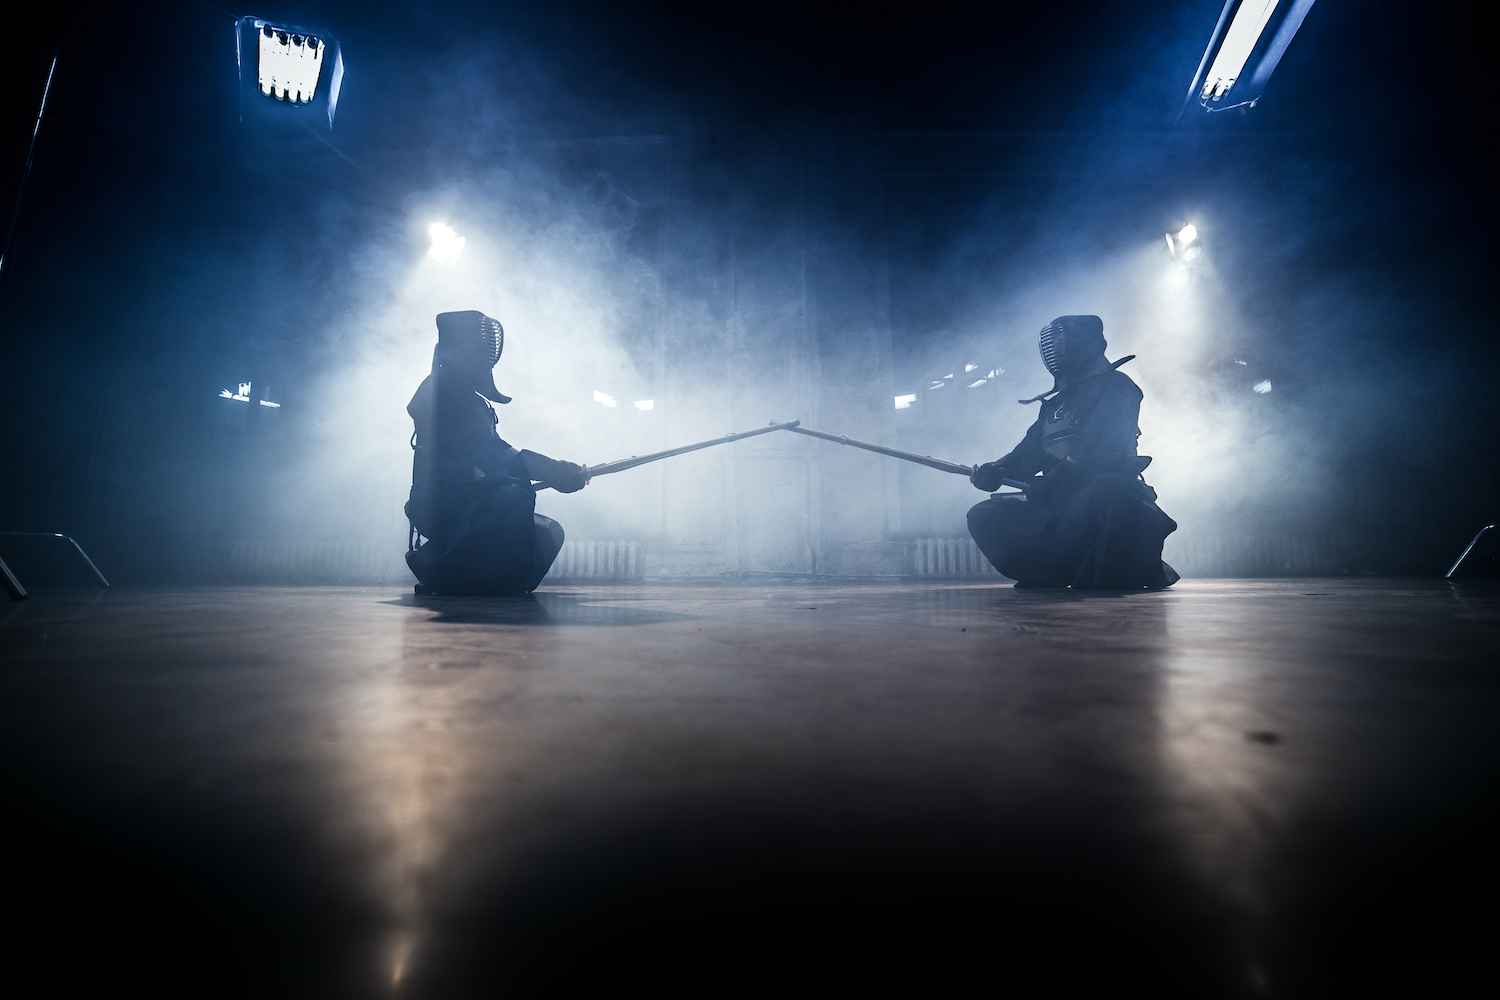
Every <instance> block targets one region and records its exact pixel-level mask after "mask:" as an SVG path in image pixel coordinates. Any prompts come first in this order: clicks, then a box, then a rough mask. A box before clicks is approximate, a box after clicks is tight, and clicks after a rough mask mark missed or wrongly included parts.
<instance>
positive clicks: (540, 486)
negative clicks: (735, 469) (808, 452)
mask: <svg viewBox="0 0 1500 1000" xmlns="http://www.w3.org/2000/svg"><path fill="white" fill-rule="evenodd" d="M800 422H801V421H798V420H787V421H784V422H778V421H775V420H773V421H771V424H770V426H768V427H757V428H756V429H755V430H753V431H730V432H729V433H728V434H725V435H724V436H723V437H718V438H712V439H710V440H708V441H698V442H696V443H694V444H685V445H682V446H681V447H679V448H668V449H667V450H666V451H657V452H652V453H651V454H649V455H632V456H630V457H629V458H617V459H615V460H614V461H613V462H600V463H599V464H598V465H585V466H584V467H583V470H584V475H585V476H586V477H587V478H589V479H593V478H594V477H595V476H608V475H611V474H613V473H616V472H624V471H625V470H626V469H634V468H635V467H636V466H638V465H645V464H647V463H648V462H659V461H661V460H662V459H664V458H673V457H675V456H677V455H686V454H687V453H688V452H690V451H699V450H700V449H703V448H712V447H713V446H714V445H719V444H731V443H732V442H735V441H743V440H744V439H745V438H750V437H755V436H756V435H757V434H770V433H771V432H772V431H784V430H796V429H797V425H798V424H799V423H800ZM549 485H550V484H548V483H533V484H532V487H531V488H532V489H534V490H545V489H547V488H548V486H549Z"/></svg>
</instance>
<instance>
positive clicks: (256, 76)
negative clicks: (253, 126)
mask: <svg viewBox="0 0 1500 1000" xmlns="http://www.w3.org/2000/svg"><path fill="white" fill-rule="evenodd" d="M235 41H236V48H237V53H238V57H239V66H240V93H241V97H240V117H241V119H243V118H244V117H245V115H246V114H247V113H253V114H256V115H257V116H260V115H264V114H265V113H266V112H265V110H264V109H265V108H266V107H267V105H265V104H263V103H262V102H265V101H266V100H267V99H270V100H274V101H276V102H277V103H278V104H280V105H282V106H283V107H284V108H285V107H287V106H290V107H293V108H296V107H310V108H312V109H313V110H314V111H315V112H316V111H322V112H324V113H326V114H327V116H328V127H329V128H332V127H333V113H334V111H335V110H336V108H337V107H338V100H339V89H340V87H341V86H342V84H343V80H344V56H343V52H342V51H341V50H340V48H339V43H338V40H337V39H335V38H334V37H333V36H332V35H330V34H329V33H328V32H326V31H318V30H314V29H311V28H301V27H297V26H296V25H291V24H278V23H276V22H274V21H267V20H265V19H264V18H259V17H242V18H240V19H239V21H238V22H237V23H236V38H235ZM269 107H271V108H274V107H275V105H269Z"/></svg>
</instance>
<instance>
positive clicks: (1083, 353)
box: [1037, 316, 1108, 378]
mask: <svg viewBox="0 0 1500 1000" xmlns="http://www.w3.org/2000/svg"><path fill="white" fill-rule="evenodd" d="M1037 346H1038V347H1039V348H1040V350H1041V353H1042V364H1044V365H1046V366H1047V371H1048V372H1049V373H1050V374H1051V375H1052V377H1053V378H1057V377H1059V376H1064V375H1073V376H1078V375H1083V374H1088V373H1087V372H1086V371H1085V369H1087V368H1092V367H1097V364H1098V362H1099V361H1102V360H1103V358H1104V349H1105V347H1106V346H1108V345H1107V344H1106V343H1105V340H1104V320H1102V319H1100V318H1099V317H1098V316H1059V317H1057V319H1055V320H1053V321H1052V322H1050V323H1048V324H1047V325H1046V326H1044V327H1042V333H1041V336H1040V338H1038V341H1037Z"/></svg>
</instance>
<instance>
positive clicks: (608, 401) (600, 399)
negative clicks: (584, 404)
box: [594, 389, 620, 406]
mask: <svg viewBox="0 0 1500 1000" xmlns="http://www.w3.org/2000/svg"><path fill="white" fill-rule="evenodd" d="M594 402H596V403H603V404H604V405H605V406H619V405H620V403H619V401H618V400H616V399H615V397H613V396H611V395H609V394H608V393H603V392H600V391H599V390H598V389H595V390H594Z"/></svg>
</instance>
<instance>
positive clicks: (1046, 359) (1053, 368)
mask: <svg viewBox="0 0 1500 1000" xmlns="http://www.w3.org/2000/svg"><path fill="white" fill-rule="evenodd" d="M1038 346H1039V347H1040V348H1041V351H1042V364H1044V365H1046V366H1047V371H1048V372H1050V373H1051V374H1053V375H1056V374H1057V372H1058V368H1059V366H1060V365H1061V364H1062V355H1063V328H1062V326H1061V325H1060V324H1058V323H1048V324H1047V325H1046V326H1044V327H1042V336H1041V339H1040V341H1039V342H1038Z"/></svg>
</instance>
